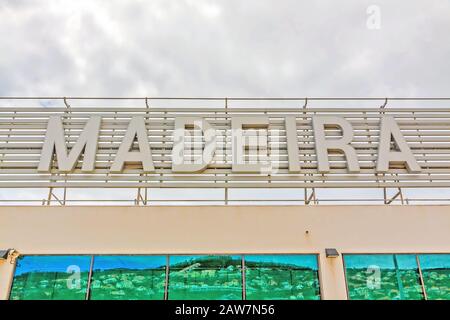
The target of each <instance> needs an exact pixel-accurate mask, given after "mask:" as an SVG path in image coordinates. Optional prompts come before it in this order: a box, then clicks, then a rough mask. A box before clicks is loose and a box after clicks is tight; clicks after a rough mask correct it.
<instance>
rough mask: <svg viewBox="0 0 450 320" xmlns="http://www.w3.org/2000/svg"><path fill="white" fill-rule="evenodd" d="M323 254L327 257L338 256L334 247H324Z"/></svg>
mask: <svg viewBox="0 0 450 320" xmlns="http://www.w3.org/2000/svg"><path fill="white" fill-rule="evenodd" d="M325 256H326V257H327V258H337V257H339V252H338V251H337V250H336V249H335V248H326V249H325Z"/></svg>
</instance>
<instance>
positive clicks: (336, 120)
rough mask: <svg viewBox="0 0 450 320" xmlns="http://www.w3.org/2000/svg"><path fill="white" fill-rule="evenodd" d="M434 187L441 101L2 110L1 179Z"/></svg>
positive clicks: (447, 130) (40, 183) (445, 142)
mask: <svg viewBox="0 0 450 320" xmlns="http://www.w3.org/2000/svg"><path fill="white" fill-rule="evenodd" d="M429 186H437V187H450V110H448V109H442V108H435V109H431V108H429V109H411V108H410V109H404V108H398V109H378V108H374V109H368V108H365V109H338V108H328V109H325V108H322V109H320V108H309V109H294V108H273V109H270V108H269V109H257V108H228V109H225V108H222V109H221V108H125V107H120V108H118V107H114V108H104V107H101V108H100V107H99V108H86V107H79V108H69V109H68V108H1V109H0V187H101V188H104V187H155V188H161V187H172V188H174V187H186V188H226V187H230V188H241V187H242V188H245V187H247V188H259V187H263V188H269V187H270V188H277V187H278V188H304V187H333V188H336V187H429Z"/></svg>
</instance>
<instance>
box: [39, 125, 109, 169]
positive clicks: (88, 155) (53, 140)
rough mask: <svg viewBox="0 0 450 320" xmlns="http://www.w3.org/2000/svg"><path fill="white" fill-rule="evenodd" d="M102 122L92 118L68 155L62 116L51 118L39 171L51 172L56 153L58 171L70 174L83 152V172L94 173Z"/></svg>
mask: <svg viewBox="0 0 450 320" xmlns="http://www.w3.org/2000/svg"><path fill="white" fill-rule="evenodd" d="M100 121H101V118H100V117H98V116H94V117H91V118H90V119H89V121H88V122H87V123H86V125H85V127H84V129H83V131H82V132H81V134H80V135H79V137H78V140H77V142H76V143H75V145H73V147H72V148H71V149H70V152H69V153H68V152H67V146H66V139H65V136H64V128H63V123H62V119H61V117H60V116H51V117H50V119H49V121H48V124H47V132H46V134H45V140H44V145H43V147H42V153H41V160H40V162H39V166H38V171H39V172H49V171H50V169H51V165H52V159H53V154H54V153H56V159H57V162H58V170H59V171H61V172H70V171H72V170H73V169H74V168H75V166H76V164H77V160H78V159H79V158H80V155H81V153H82V151H83V150H84V157H83V165H82V167H81V171H83V172H89V171H93V170H94V165H95V154H96V153H97V141H98V134H99V131H100Z"/></svg>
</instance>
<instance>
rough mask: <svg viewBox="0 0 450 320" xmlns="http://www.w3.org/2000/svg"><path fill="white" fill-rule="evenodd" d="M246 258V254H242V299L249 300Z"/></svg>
mask: <svg viewBox="0 0 450 320" xmlns="http://www.w3.org/2000/svg"><path fill="white" fill-rule="evenodd" d="M245 268H246V267H245V258H244V255H242V256H241V269H242V300H247V284H246V283H247V279H246V275H245V272H246V270H245Z"/></svg>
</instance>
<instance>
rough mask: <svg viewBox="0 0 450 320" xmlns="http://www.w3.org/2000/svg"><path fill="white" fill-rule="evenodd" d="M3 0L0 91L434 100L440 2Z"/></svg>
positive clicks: (442, 38) (445, 9) (447, 23)
mask: <svg viewBox="0 0 450 320" xmlns="http://www.w3.org/2000/svg"><path fill="white" fill-rule="evenodd" d="M371 4H373V3H372V2H371V1H360V0H358V1H356V0H353V1H339V2H337V1H331V0H327V1H325V0H318V1H314V2H300V1H294V0H285V1H266V0H245V1H242V0H241V1H237V0H227V1H201V0H198V1H150V2H149V1H127V2H124V1H117V0H116V1H101V0H90V1H73V2H67V1H51V0H49V1H43V0H42V1H32V2H30V1H4V2H3V3H2V5H1V6H0V51H1V54H0V95H52V96H53V95H82V96H87V95H96V96H108V95H113V96H135V95H142V96H144V95H147V96H374V95H376V96H387V95H390V96H442V95H448V88H449V85H450V76H449V74H450V64H449V62H448V57H449V53H450V44H449V43H450V42H449V41H448V31H449V30H450V20H449V19H448V16H449V13H450V12H449V10H450V3H449V2H448V1H446V0H436V1H433V2H428V1H427V2H424V1H411V0H409V1H406V0H402V1H395V2H393V1H387V0H383V1H377V2H376V3H375V4H377V5H379V6H380V8H381V19H382V20H381V29H380V30H368V29H367V28H366V19H367V14H366V9H367V7H368V6H369V5H371Z"/></svg>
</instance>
